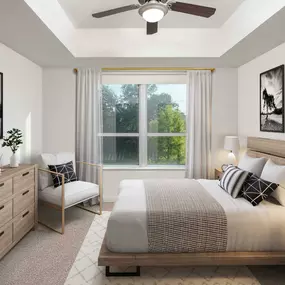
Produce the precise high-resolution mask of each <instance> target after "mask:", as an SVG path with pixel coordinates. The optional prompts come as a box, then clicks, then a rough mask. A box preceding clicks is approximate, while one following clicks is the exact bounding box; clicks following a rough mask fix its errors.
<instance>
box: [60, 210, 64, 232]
mask: <svg viewBox="0 0 285 285" xmlns="http://www.w3.org/2000/svg"><path fill="white" fill-rule="evenodd" d="M64 228H65V211H64V208H62V209H61V234H62V235H63V234H64Z"/></svg>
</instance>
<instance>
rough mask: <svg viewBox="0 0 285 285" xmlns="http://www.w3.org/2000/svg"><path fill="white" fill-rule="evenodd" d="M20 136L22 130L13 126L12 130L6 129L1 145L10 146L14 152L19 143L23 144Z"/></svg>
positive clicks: (21, 135)
mask: <svg viewBox="0 0 285 285" xmlns="http://www.w3.org/2000/svg"><path fill="white" fill-rule="evenodd" d="M22 138H23V134H22V131H21V130H19V129H15V128H13V129H12V130H10V131H8V132H7V135H6V136H5V137H4V138H3V143H2V147H5V146H8V147H10V148H11V150H12V152H13V153H16V151H17V150H18V148H19V147H20V145H21V144H23V141H22Z"/></svg>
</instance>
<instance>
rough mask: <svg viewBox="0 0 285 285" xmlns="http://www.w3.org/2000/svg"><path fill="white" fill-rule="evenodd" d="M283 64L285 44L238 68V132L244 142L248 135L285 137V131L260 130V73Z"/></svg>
mask: <svg viewBox="0 0 285 285" xmlns="http://www.w3.org/2000/svg"><path fill="white" fill-rule="evenodd" d="M281 64H285V44H282V45H280V46H278V47H277V48H275V49H273V50H271V51H269V52H267V53H266V54H264V55H262V56H260V57H258V58H256V59H254V60H252V61H251V62H249V63H247V64H245V65H243V66H241V67H240V68H239V69H238V133H239V136H240V137H241V138H242V139H243V143H245V142H246V140H245V138H246V137H247V136H256V137H264V138H272V139H281V140H284V139H285V134H284V133H266V132H260V126H259V104H260V101H259V88H260V87H259V75H260V73H262V72H264V71H266V70H268V69H271V68H274V67H276V66H279V65H281Z"/></svg>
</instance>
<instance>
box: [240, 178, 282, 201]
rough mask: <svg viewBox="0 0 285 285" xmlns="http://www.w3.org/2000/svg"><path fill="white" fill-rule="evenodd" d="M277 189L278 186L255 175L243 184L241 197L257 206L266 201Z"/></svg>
mask: <svg viewBox="0 0 285 285" xmlns="http://www.w3.org/2000/svg"><path fill="white" fill-rule="evenodd" d="M277 187H278V184H276V183H273V182H269V181H266V180H263V179H261V178H259V177H257V176H256V175H254V174H253V175H251V176H250V177H249V178H247V179H246V181H245V183H244V184H243V187H242V192H241V195H242V197H243V198H245V199H246V200H247V201H249V202H250V203H251V204H252V205H253V206H257V205H258V204H259V203H260V202H261V201H263V200H266V199H267V198H268V197H269V196H270V195H271V194H272V193H273V191H274V190H275V189H276V188H277Z"/></svg>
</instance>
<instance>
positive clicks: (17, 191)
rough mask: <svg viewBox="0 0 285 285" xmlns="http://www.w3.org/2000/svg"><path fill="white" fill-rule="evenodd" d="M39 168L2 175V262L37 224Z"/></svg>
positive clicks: (7, 170)
mask: <svg viewBox="0 0 285 285" xmlns="http://www.w3.org/2000/svg"><path fill="white" fill-rule="evenodd" d="M36 189H37V166H36V165H27V164H26V165H24V164H22V165H20V166H19V167H17V168H9V167H4V168H3V171H2V172H1V174H0V259H1V258H2V257H3V256H4V255H5V254H6V253H7V252H8V251H9V250H10V249H11V248H12V247H13V246H15V245H16V244H17V243H18V242H19V241H20V240H21V239H22V238H23V237H24V236H25V235H26V234H27V233H28V232H29V231H30V230H31V229H32V228H34V227H35V226H36V225H37V200H38V198H37V191H36Z"/></svg>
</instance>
